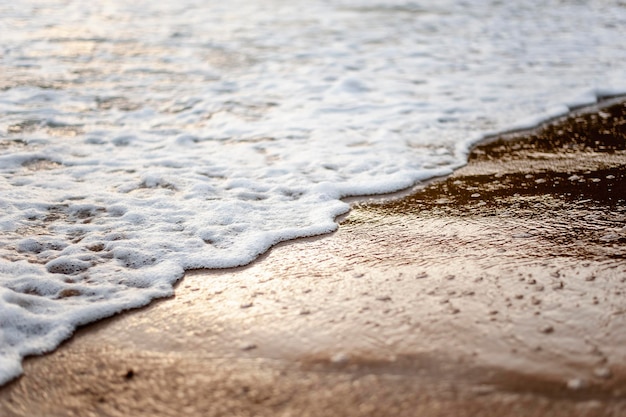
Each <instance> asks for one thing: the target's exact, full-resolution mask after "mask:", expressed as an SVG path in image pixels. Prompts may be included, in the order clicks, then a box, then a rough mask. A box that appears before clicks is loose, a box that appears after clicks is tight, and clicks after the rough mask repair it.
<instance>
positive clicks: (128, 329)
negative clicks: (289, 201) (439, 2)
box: [0, 101, 626, 417]
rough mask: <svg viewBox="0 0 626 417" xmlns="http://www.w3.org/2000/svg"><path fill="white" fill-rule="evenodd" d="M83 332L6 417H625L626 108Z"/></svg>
mask: <svg viewBox="0 0 626 417" xmlns="http://www.w3.org/2000/svg"><path fill="white" fill-rule="evenodd" d="M341 221H342V223H341V226H340V228H339V230H338V231H337V232H336V233H334V234H332V235H327V236H322V237H317V238H309V239H301V240H298V241H293V242H286V243H283V244H280V245H278V246H277V247H275V248H273V249H272V250H271V251H270V252H269V253H267V254H265V255H264V256H262V257H261V258H260V259H259V260H257V261H256V262H254V263H253V264H252V265H250V266H247V267H242V268H237V269H231V270H222V271H191V272H188V273H187V274H186V276H185V278H184V280H183V281H182V282H181V283H180V284H179V286H178V288H177V289H176V296H175V297H173V298H171V299H167V300H161V301H157V302H154V303H153V304H152V305H150V306H149V307H147V308H144V309H141V310H137V311H132V312H126V313H124V314H122V315H119V316H116V317H114V318H111V319H108V320H104V321H102V322H99V323H96V324H94V325H90V326H87V327H85V328H83V329H81V330H79V331H78V332H77V333H76V335H75V336H74V337H73V338H72V339H71V340H70V341H68V342H67V343H65V344H63V345H62V346H61V347H60V348H59V349H57V350H56V351H55V352H53V353H51V354H48V355H45V356H42V357H34V358H29V359H27V360H26V361H25V363H24V369H25V373H24V376H22V377H21V378H19V379H17V380H16V381H14V382H12V383H10V384H8V385H6V386H5V387H3V388H2V389H0V416H6V417H9V416H180V415H185V416H428V417H435V416H455V417H462V416H485V417H488V416H557V417H558V416H568V417H571V416H624V415H626V104H624V102H623V101H622V102H616V101H614V102H605V103H604V104H603V105H600V106H598V107H597V108H594V109H591V110H589V109H587V110H585V111H582V112H578V113H573V114H572V115H570V116H569V117H567V118H562V119H559V120H555V121H553V122H551V123H549V124H547V125H544V126H543V127H541V128H539V129H535V130H533V131H528V132H522V133H513V134H510V135H506V136H505V137H501V138H497V139H494V140H491V141H487V142H485V143H484V144H482V145H481V146H479V147H477V148H476V149H474V151H473V152H472V154H471V155H470V162H469V164H468V165H467V166H465V167H464V168H462V169H459V170H458V171H456V172H455V173H454V174H453V175H452V176H451V177H448V178H445V179H439V180H436V181H433V182H432V183H430V184H428V185H427V186H425V187H422V188H421V189H415V190H413V192H412V193H404V194H403V195H398V196H391V197H386V198H383V199H380V198H377V199H370V200H368V201H365V202H364V201H363V200H361V202H355V203H354V208H353V210H352V211H351V212H350V214H349V215H348V216H347V217H345V218H343V219H341Z"/></svg>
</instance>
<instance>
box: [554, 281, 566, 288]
mask: <svg viewBox="0 0 626 417" xmlns="http://www.w3.org/2000/svg"><path fill="white" fill-rule="evenodd" d="M563 287H565V285H564V284H563V281H559V282H557V283H556V284H554V285H553V286H552V289H553V290H562V289H563Z"/></svg>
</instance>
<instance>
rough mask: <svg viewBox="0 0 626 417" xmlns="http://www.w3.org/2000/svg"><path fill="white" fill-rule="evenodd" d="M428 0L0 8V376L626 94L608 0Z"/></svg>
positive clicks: (615, 20)
mask: <svg viewBox="0 0 626 417" xmlns="http://www.w3.org/2000/svg"><path fill="white" fill-rule="evenodd" d="M430 3H435V2H411V1H400V0H390V1H373V0H338V1H324V0H318V1H290V2H286V1H280V0H264V1H242V0H231V1H229V2H222V1H203V2H198V1H193V0H177V1H167V2H147V1H134V2H128V1H121V0H112V1H107V2H82V1H68V2H63V3H59V2H55V1H51V0H49V1H48V0H37V1H35V0H25V1H23V2H20V4H19V6H18V5H15V4H14V3H11V2H2V3H0V15H2V16H3V18H2V21H1V22H0V33H2V39H1V40H0V48H1V49H0V51H1V53H0V384H3V383H6V382H7V381H9V380H10V379H12V378H14V377H16V376H18V375H19V374H20V373H21V365H20V363H21V359H22V358H23V357H24V356H26V355H31V354H39V353H43V352H46V351H50V350H52V349H54V348H55V347H56V346H57V345H58V344H59V343H60V342H61V341H63V340H64V339H66V338H68V337H69V336H70V335H71V334H72V332H73V331H74V329H75V328H76V326H79V325H82V324H85V323H89V322H92V321H94V320H98V319H100V318H103V317H107V316H110V315H112V314H115V313H117V312H120V311H122V310H125V309H129V308H136V307H139V306H143V305H145V304H147V303H149V302H150V301H151V300H152V299H154V298H156V297H164V296H167V295H170V294H172V291H173V290H172V285H173V283H174V282H175V281H177V280H178V279H180V278H181V277H182V276H183V273H184V270H187V269H193V268H227V267H233V266H238V265H244V264H246V263H249V262H251V261H252V260H254V259H255V258H256V257H258V256H259V255H260V254H261V253H263V252H265V251H267V250H268V249H269V248H270V247H271V246H272V245H274V244H276V243H278V242H280V241H284V240H288V239H295V238H298V237H302V236H310V235H316V234H323V233H328V232H331V231H333V230H335V229H336V227H337V225H336V224H335V222H334V219H335V218H336V216H338V215H340V214H342V213H345V212H346V211H347V210H348V209H349V206H348V205H347V204H346V203H345V202H343V201H342V200H341V199H342V198H343V197H347V196H355V195H368V194H376V193H386V192H392V191H396V190H400V189H403V188H406V187H410V186H411V185H414V184H415V183H417V182H419V181H422V180H425V179H427V178H431V177H433V176H440V175H445V174H448V173H450V172H451V171H452V170H453V169H455V168H457V167H459V166H461V165H463V164H464V163H465V158H466V156H467V152H468V149H469V146H470V145H471V144H473V143H475V142H476V141H478V140H480V139H481V138H483V137H484V136H485V135H489V134H493V133H495V132H499V131H503V130H507V129H512V128H522V127H529V126H533V125H536V124H537V123H539V122H541V121H543V120H545V119H547V118H550V117H554V116H557V115H561V114H564V113H566V112H567V111H569V109H570V108H571V107H572V106H579V105H583V104H588V103H592V102H594V101H596V100H597V99H598V97H600V96H606V95H612V94H623V93H626V71H624V67H625V65H626V47H625V45H624V42H623V36H621V35H622V33H621V28H624V27H626V7H624V5H623V2H620V1H617V0H615V1H611V0H607V1H603V2H561V1H538V0H532V1H527V2H524V3H523V4H519V3H516V2H501V1H488V0H477V1H472V2H466V1H462V0H446V1H439V2H436V4H430ZM207 308H210V306H207Z"/></svg>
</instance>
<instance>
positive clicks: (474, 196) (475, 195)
mask: <svg viewBox="0 0 626 417" xmlns="http://www.w3.org/2000/svg"><path fill="white" fill-rule="evenodd" d="M470 197H472V198H478V197H480V194H478V193H474V194H472V195H471V196H470Z"/></svg>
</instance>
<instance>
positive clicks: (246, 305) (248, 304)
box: [239, 301, 254, 308]
mask: <svg viewBox="0 0 626 417" xmlns="http://www.w3.org/2000/svg"><path fill="white" fill-rule="evenodd" d="M253 305H254V304H253V303H252V301H244V302H243V303H241V305H240V306H239V307H240V308H250V307H252V306H253Z"/></svg>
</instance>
